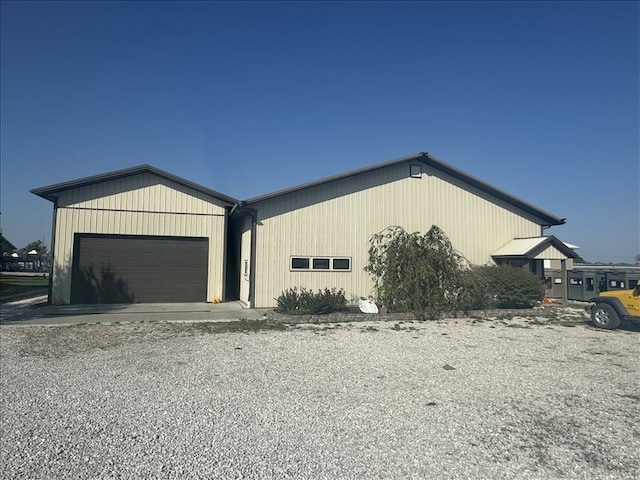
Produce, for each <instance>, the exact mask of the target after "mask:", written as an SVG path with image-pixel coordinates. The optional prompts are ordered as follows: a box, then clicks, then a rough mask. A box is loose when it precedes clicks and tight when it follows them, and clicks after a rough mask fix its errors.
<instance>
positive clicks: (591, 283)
mask: <svg viewBox="0 0 640 480" xmlns="http://www.w3.org/2000/svg"><path fill="white" fill-rule="evenodd" d="M594 285H595V282H594V279H593V278H590V277H589V278H587V286H586V287H585V288H584V289H585V290H586V291H587V292H593V287H594Z"/></svg>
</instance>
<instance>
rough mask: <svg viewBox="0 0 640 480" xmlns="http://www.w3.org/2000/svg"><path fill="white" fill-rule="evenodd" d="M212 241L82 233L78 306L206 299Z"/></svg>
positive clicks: (76, 268) (76, 271) (76, 272)
mask: <svg viewBox="0 0 640 480" xmlns="http://www.w3.org/2000/svg"><path fill="white" fill-rule="evenodd" d="M208 252H209V242H208V239H207V238H194V237H147V236H130V235H89V234H76V236H75V238H74V258H73V273H72V290H71V302H72V303H158V302H160V303H165V302H202V301H206V296H207V280H208Z"/></svg>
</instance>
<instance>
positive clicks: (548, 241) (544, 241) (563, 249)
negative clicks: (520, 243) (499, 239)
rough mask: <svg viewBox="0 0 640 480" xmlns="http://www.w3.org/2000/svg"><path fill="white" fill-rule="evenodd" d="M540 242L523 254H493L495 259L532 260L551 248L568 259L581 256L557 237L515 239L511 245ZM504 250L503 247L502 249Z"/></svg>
mask: <svg viewBox="0 0 640 480" xmlns="http://www.w3.org/2000/svg"><path fill="white" fill-rule="evenodd" d="M534 239H535V240H539V241H538V242H537V243H536V244H535V245H533V246H532V247H531V248H529V250H527V251H526V252H523V253H519V254H518V253H510V254H491V256H492V257H494V258H519V257H527V258H532V257H535V256H536V255H538V254H539V253H540V252H542V251H544V250H546V249H547V248H548V247H549V246H551V247H553V248H555V249H556V250H558V251H559V252H560V253H562V254H563V255H564V256H565V257H567V258H579V257H580V256H579V255H578V254H577V253H576V252H574V251H573V250H572V249H571V248H569V247H568V246H567V245H566V244H565V243H564V242H563V241H562V240H560V239H559V238H558V237H556V236H555V235H548V236H541V237H521V238H514V239H513V240H511V241H510V242H508V243H507V245H509V244H510V243H512V242H514V241H516V240H534ZM502 248H504V246H503V247H501V249H502Z"/></svg>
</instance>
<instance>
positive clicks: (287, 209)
mask: <svg viewBox="0 0 640 480" xmlns="http://www.w3.org/2000/svg"><path fill="white" fill-rule="evenodd" d="M424 170H425V169H424V168H423V171H424ZM257 209H258V215H259V224H258V226H257V233H256V239H257V252H256V306H273V305H274V298H276V297H277V296H278V295H279V294H280V293H281V292H282V290H284V289H286V288H289V287H293V286H304V287H306V288H311V289H313V290H317V289H322V288H325V287H332V286H335V287H339V288H345V290H346V293H347V296H348V297H353V298H357V297H360V296H368V295H373V293H374V292H373V284H372V281H371V278H370V277H369V275H368V274H367V273H366V272H364V271H363V268H364V266H365V265H366V262H367V255H368V248H369V239H370V238H371V236H372V235H373V234H375V233H377V232H380V231H382V230H383V229H384V228H386V227H388V226H392V225H399V226H402V227H404V228H405V229H406V230H407V231H409V232H414V231H418V232H421V233H424V232H426V231H427V230H428V229H429V228H430V227H431V226H432V225H437V226H439V227H440V228H441V229H442V230H443V231H444V232H445V233H446V234H447V235H448V236H449V238H450V240H451V242H452V243H453V246H454V248H456V249H457V250H458V251H460V252H461V253H462V254H463V255H464V256H465V257H466V258H467V259H468V260H469V261H470V262H472V263H475V264H485V263H490V262H491V261H492V260H491V253H492V252H493V251H495V250H496V249H497V248H499V247H500V246H502V245H504V244H505V243H507V242H508V241H510V240H512V239H513V238H514V237H525V236H535V235H539V234H540V226H539V225H538V224H537V223H535V222H534V221H532V220H530V219H528V218H526V215H525V214H523V213H522V212H514V211H511V210H509V209H507V208H504V207H503V206H501V205H498V204H496V202H495V201H493V200H492V199H488V198H486V196H485V195H483V194H482V192H472V191H469V190H467V189H464V188H461V186H459V185H456V184H455V183H452V179H449V178H446V177H444V176H443V175H441V174H440V173H439V172H436V171H430V172H426V173H424V174H423V175H422V177H421V178H420V179H415V178H410V177H409V163H406V164H400V165H394V166H391V167H388V168H384V169H380V170H375V171H369V172H367V173H366V174H362V175H357V176H354V177H350V178H347V179H342V180H340V181H337V182H331V183H328V184H325V185H320V186H316V187H313V188H310V189H306V190H300V191H297V192H293V193H290V194H288V195H285V196H282V197H275V198H272V199H269V200H267V201H264V202H262V203H259V204H257ZM291 255H305V256H347V257H351V258H352V271H351V272H300V271H297V272H290V271H289V258H290V256H291Z"/></svg>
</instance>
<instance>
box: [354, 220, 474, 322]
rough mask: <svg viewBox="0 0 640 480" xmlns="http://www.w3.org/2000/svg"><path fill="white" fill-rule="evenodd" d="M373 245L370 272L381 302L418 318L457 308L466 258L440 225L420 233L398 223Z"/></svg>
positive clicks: (374, 239) (374, 238) (375, 236)
mask: <svg viewBox="0 0 640 480" xmlns="http://www.w3.org/2000/svg"><path fill="white" fill-rule="evenodd" d="M370 244H371V245H370V248H369V260H368V263H367V266H366V267H365V271H367V272H369V273H370V274H371V275H372V276H373V278H374V282H375V288H376V293H377V296H378V301H379V302H380V303H382V304H383V305H385V306H387V307H388V308H390V309H391V310H396V311H410V312H413V313H414V314H415V315H416V316H417V317H418V318H436V317H438V316H440V315H441V314H442V313H445V312H453V311H455V310H456V307H457V301H456V299H457V294H458V291H459V289H460V282H461V274H462V266H463V260H464V259H463V257H462V256H461V255H460V254H458V253H457V252H456V251H455V250H454V248H453V246H452V245H451V242H450V241H449V238H448V237H447V235H446V234H445V233H444V232H443V231H442V230H441V229H440V228H439V227H437V226H436V225H433V226H432V227H431V228H430V229H429V231H428V232H427V233H425V234H424V235H420V233H419V232H414V233H407V232H406V231H405V230H404V229H403V228H402V227H398V226H392V227H388V228H386V229H385V230H383V231H382V232H380V233H377V234H375V235H374V236H373V237H372V238H371V240H370Z"/></svg>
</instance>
